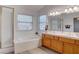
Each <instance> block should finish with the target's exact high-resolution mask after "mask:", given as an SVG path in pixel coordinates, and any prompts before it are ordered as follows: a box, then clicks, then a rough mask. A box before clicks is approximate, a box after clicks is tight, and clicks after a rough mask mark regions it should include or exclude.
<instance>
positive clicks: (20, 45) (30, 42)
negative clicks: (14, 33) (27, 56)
mask: <svg viewBox="0 0 79 59" xmlns="http://www.w3.org/2000/svg"><path fill="white" fill-rule="evenodd" d="M14 46H15V53H22V52H24V51H28V50H31V49H34V48H38V47H39V46H40V37H39V36H31V37H26V38H17V40H15V45H14Z"/></svg>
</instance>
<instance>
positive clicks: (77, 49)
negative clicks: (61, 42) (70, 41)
mask: <svg viewBox="0 0 79 59" xmlns="http://www.w3.org/2000/svg"><path fill="white" fill-rule="evenodd" d="M74 53H75V54H79V45H75V48H74Z"/></svg>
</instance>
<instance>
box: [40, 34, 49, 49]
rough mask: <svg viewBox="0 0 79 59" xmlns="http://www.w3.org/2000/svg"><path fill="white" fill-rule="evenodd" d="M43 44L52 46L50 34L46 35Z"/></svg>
mask: <svg viewBox="0 0 79 59" xmlns="http://www.w3.org/2000/svg"><path fill="white" fill-rule="evenodd" d="M42 45H43V46H45V47H48V48H50V37H49V36H47V35H46V36H44V37H43V40H42Z"/></svg>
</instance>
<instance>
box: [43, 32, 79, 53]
mask: <svg viewBox="0 0 79 59" xmlns="http://www.w3.org/2000/svg"><path fill="white" fill-rule="evenodd" d="M42 45H43V46H45V47H47V48H49V49H51V50H54V51H57V52H59V53H64V54H79V40H77V39H74V38H67V37H62V36H57V35H48V34H43V38H42Z"/></svg>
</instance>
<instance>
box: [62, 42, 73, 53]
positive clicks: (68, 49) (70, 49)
mask: <svg viewBox="0 0 79 59" xmlns="http://www.w3.org/2000/svg"><path fill="white" fill-rule="evenodd" d="M63 50H64V53H65V54H74V45H73V44H69V43H64V49H63Z"/></svg>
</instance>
